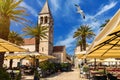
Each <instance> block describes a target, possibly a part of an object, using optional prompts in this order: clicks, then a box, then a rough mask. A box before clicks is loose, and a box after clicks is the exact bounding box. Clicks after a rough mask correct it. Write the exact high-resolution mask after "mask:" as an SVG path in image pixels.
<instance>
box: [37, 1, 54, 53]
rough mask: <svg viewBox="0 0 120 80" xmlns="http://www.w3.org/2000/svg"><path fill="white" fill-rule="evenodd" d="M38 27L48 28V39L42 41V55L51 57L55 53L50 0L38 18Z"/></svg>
mask: <svg viewBox="0 0 120 80" xmlns="http://www.w3.org/2000/svg"><path fill="white" fill-rule="evenodd" d="M38 25H41V26H47V27H48V33H47V35H48V39H42V40H40V45H39V46H40V47H39V51H40V53H44V54H47V55H51V54H52V53H53V18H52V15H51V11H50V8H49V5H48V0H46V2H45V4H44V6H43V8H42V10H41V12H40V13H39V16H38Z"/></svg>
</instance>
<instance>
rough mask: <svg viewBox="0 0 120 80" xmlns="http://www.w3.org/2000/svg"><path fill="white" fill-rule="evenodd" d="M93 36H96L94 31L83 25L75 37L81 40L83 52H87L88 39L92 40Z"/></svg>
mask: <svg viewBox="0 0 120 80" xmlns="http://www.w3.org/2000/svg"><path fill="white" fill-rule="evenodd" d="M93 36H95V34H94V33H93V31H92V29H91V28H90V27H89V26H87V25H82V26H80V27H79V28H78V29H77V31H76V32H75V33H74V36H73V37H74V38H81V40H82V46H83V50H86V39H87V38H88V39H90V38H92V37H93Z"/></svg>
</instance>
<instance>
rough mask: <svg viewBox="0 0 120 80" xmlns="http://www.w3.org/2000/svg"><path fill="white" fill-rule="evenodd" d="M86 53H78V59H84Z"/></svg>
mask: <svg viewBox="0 0 120 80" xmlns="http://www.w3.org/2000/svg"><path fill="white" fill-rule="evenodd" d="M84 55H85V54H76V57H77V58H78V59H82V58H83V56H84Z"/></svg>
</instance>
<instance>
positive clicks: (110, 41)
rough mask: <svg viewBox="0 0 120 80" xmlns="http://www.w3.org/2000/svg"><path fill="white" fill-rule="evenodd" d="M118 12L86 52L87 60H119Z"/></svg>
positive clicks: (119, 22)
mask: <svg viewBox="0 0 120 80" xmlns="http://www.w3.org/2000/svg"><path fill="white" fill-rule="evenodd" d="M119 15H120V10H118V12H117V13H116V14H115V15H114V16H113V18H112V19H111V20H110V21H109V22H108V24H107V25H106V26H105V28H104V29H103V30H102V31H101V32H100V34H99V35H98V36H97V37H96V38H95V40H94V42H93V43H92V46H91V47H90V48H89V49H88V51H87V54H88V55H87V57H88V58H120V47H119V46H120V16H119Z"/></svg>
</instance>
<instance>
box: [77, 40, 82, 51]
mask: <svg viewBox="0 0 120 80" xmlns="http://www.w3.org/2000/svg"><path fill="white" fill-rule="evenodd" d="M77 46H80V51H82V50H83V45H82V40H77Z"/></svg>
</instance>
